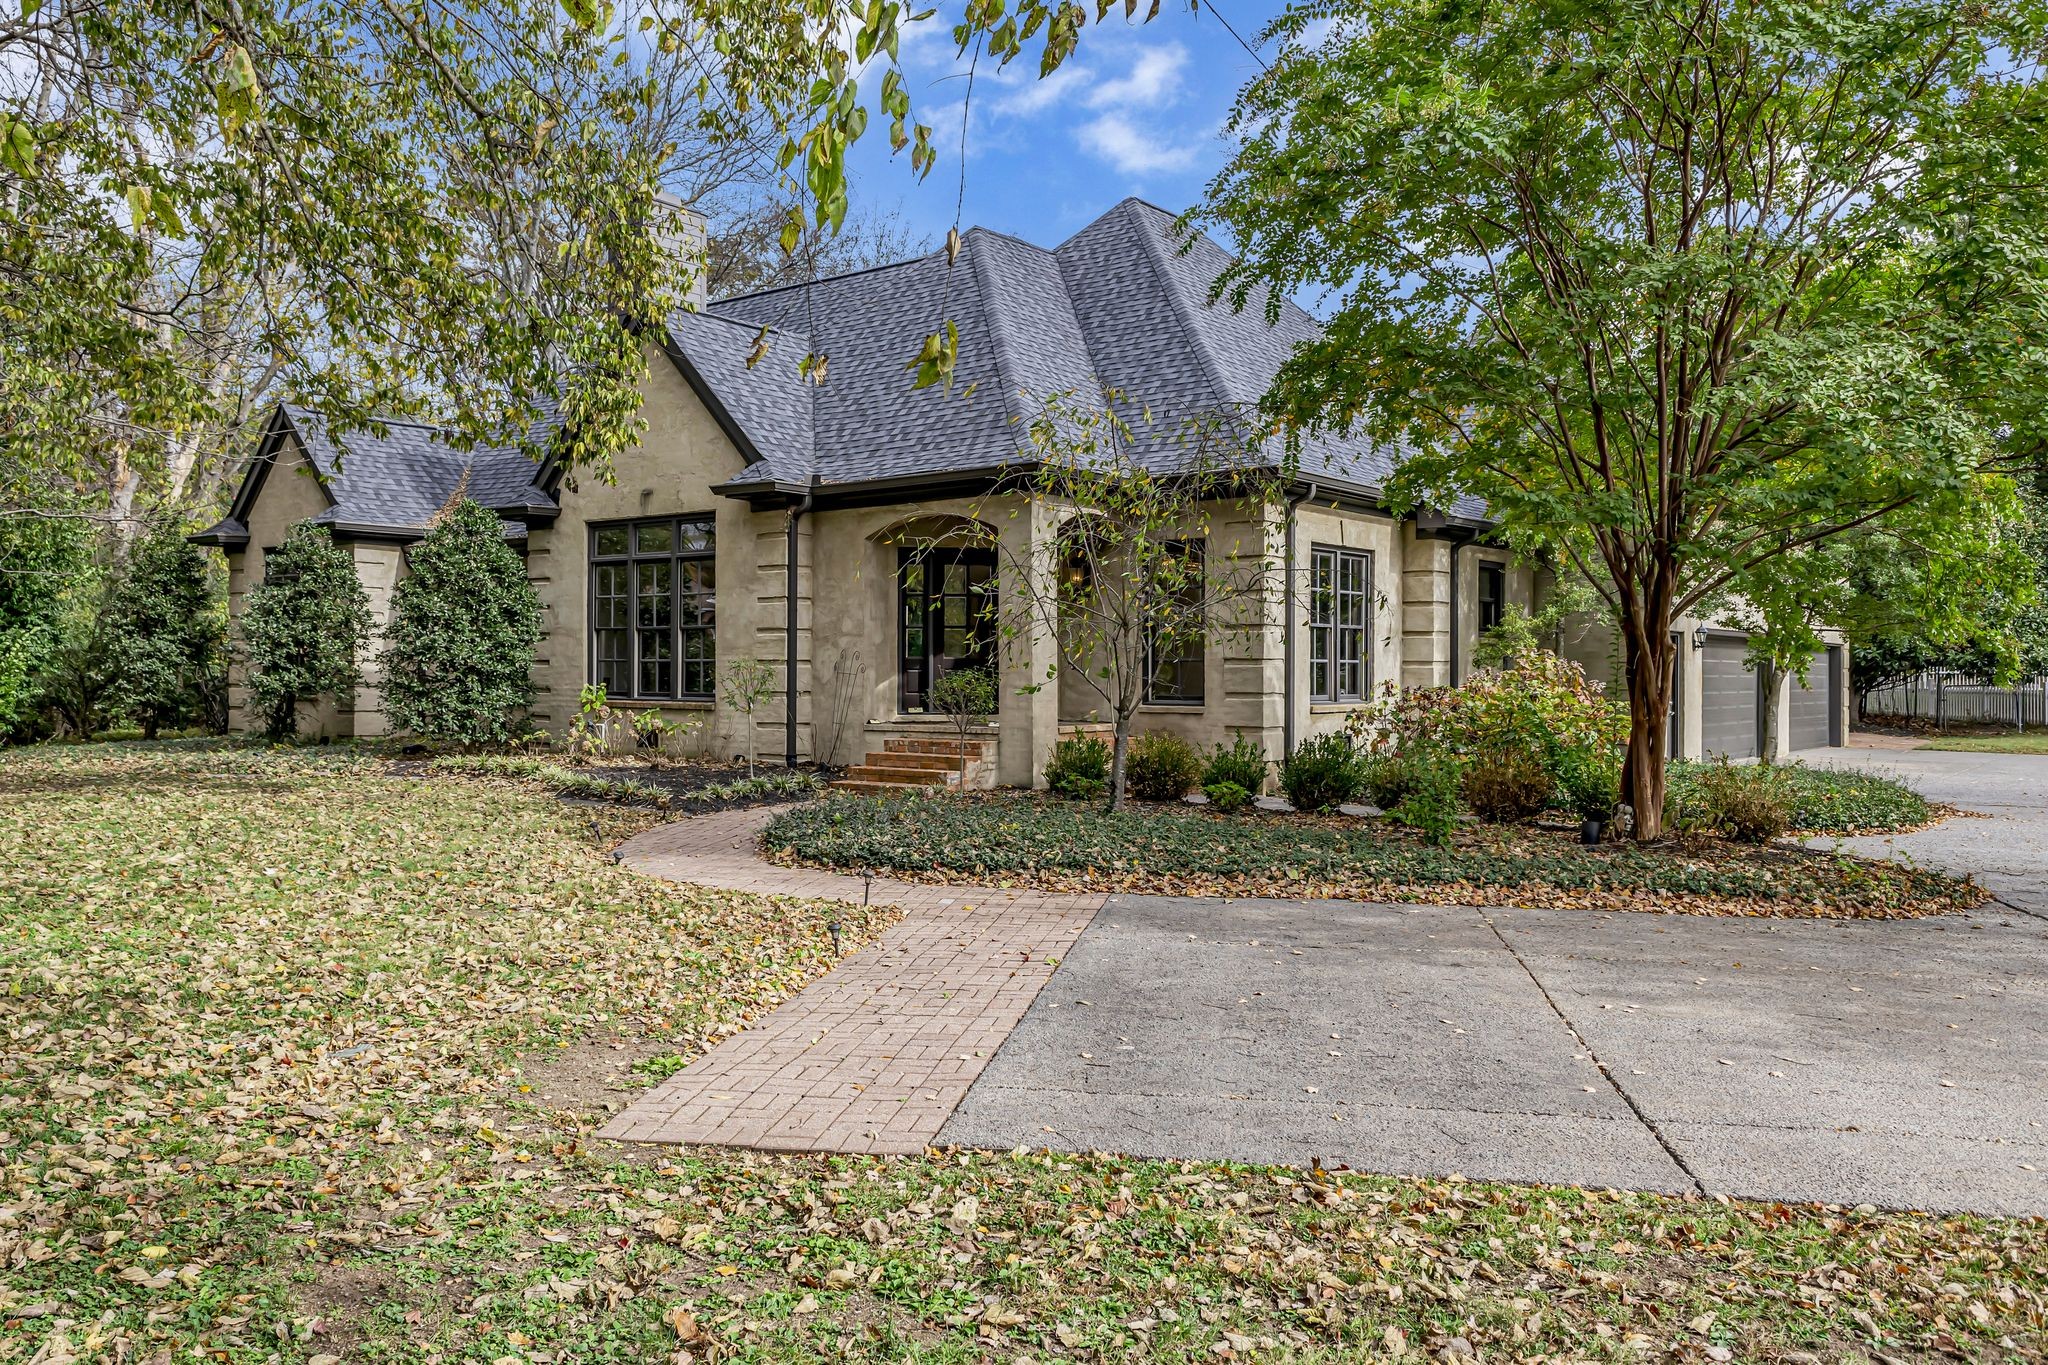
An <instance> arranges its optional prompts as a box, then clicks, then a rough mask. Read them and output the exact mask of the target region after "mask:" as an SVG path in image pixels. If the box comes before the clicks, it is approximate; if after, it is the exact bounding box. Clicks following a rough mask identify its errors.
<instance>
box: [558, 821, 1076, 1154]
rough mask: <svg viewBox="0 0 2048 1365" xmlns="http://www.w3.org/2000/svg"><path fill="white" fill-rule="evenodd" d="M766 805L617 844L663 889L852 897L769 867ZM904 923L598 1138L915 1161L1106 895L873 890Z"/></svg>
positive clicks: (847, 881) (880, 881)
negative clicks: (761, 848) (913, 1155)
mask: <svg viewBox="0 0 2048 1365" xmlns="http://www.w3.org/2000/svg"><path fill="white" fill-rule="evenodd" d="M773 814H774V811H773V810H771V809H758V808H757V809H754V810H746V811H732V812H723V813H720V814H715V815H704V816H698V817H697V818H695V819H692V820H680V821H677V822H676V823H674V824H671V825H664V826H662V827H661V828H660V829H656V830H650V831H648V832H647V833H645V834H642V835H639V836H638V837H636V838H633V839H629V840H628V841H627V842H626V843H625V844H623V845H622V846H621V847H620V853H621V855H622V858H623V861H624V862H625V864H626V865H627V866H628V867H632V868H634V869H636V870H637V871H641V872H646V873H649V874H650V875H653V876H657V877H666V878H668V879H670V880H672V881H686V882H693V883H696V884H699V885H703V886H718V887H727V888H730V889H733V890H740V891H753V892H758V893H762V894H766V895H781V896H804V897H811V898H816V899H823V900H844V901H851V902H856V903H857V902H858V901H859V900H860V898H861V894H862V885H861V879H860V878H859V877H848V876H842V875H839V874H837V873H831V872H820V871H816V870H813V869H808V868H788V867H777V866H776V865H774V864H773V863H769V862H767V861H765V860H764V859H763V858H762V857H761V856H760V854H759V852H758V851H757V840H758V838H759V835H760V831H761V828H762V827H763V826H764V825H766V824H767V823H768V820H769V819H770V818H771V817H772V816H773ZM869 894H870V896H871V898H872V900H873V901H874V903H875V904H878V905H897V906H901V907H902V908H903V911H904V917H903V919H902V920H900V921H899V922H897V923H896V924H895V925H894V926H892V927H891V928H890V929H889V930H887V931H886V932H885V933H884V934H883V935H882V937H881V939H880V941H879V942H877V943H875V944H874V945H872V946H870V947H868V948H866V949H864V950H863V951H861V952H859V953H856V954H854V955H853V956H851V957H849V958H847V959H846V960H845V961H843V962H841V963H840V964H839V965H838V966H837V967H835V968H833V969H832V971H831V972H830V973H828V974H827V975H825V976H823V977H821V978H819V979H818V980H817V981H814V982H812V983H811V984H810V985H809V986H806V987H805V988H804V989H803V990H801V991H799V992H798V993H797V994H796V995H794V996H792V997H790V998H789V999H788V1000H786V1001H784V1002H783V1004H782V1005H781V1007H780V1008H778V1009H777V1010H775V1011H774V1012H773V1013H772V1014H770V1015H769V1016H768V1017H767V1018H766V1019H764V1020H762V1021H761V1023H760V1024H758V1025H756V1026H755V1027H754V1028H751V1029H748V1030H747V1031H745V1032H744V1033H740V1034H737V1035H735V1036H733V1037H731V1038H728V1039H727V1040H726V1041H724V1042H723V1043H720V1044H719V1045H718V1046H717V1047H715V1048H713V1049H712V1050H711V1051H710V1052H708V1053H706V1054H704V1055H703V1056H702V1057H699V1058H697V1059H696V1060H695V1061H694V1062H692V1063H690V1065H689V1066H687V1067H685V1068H684V1069H683V1070H682V1071H679V1072H677V1073H676V1074H675V1075H674V1076H671V1077H670V1078H669V1079H668V1080H666V1081H664V1082H662V1083H661V1084H660V1085H659V1086H657V1087H655V1088H654V1089H653V1090H651V1091H649V1092H648V1093H647V1094H646V1095H644V1096H642V1097H641V1098H640V1099H639V1100H637V1101H636V1102H634V1103H633V1104H632V1105H631V1106H630V1107H628V1108H627V1109H626V1110H625V1111H624V1112H622V1113H620V1114H619V1115H618V1116H617V1117H615V1118H614V1119H613V1120H612V1121H611V1122H610V1123H608V1124H606V1125H605V1127H604V1128H603V1129H602V1130H601V1131H600V1132H599V1134H598V1136H600V1137H605V1138H617V1139H621V1140H624V1141H631V1142H687V1143H717V1144H721V1145H725V1146H733V1147H758V1148H766V1149H779V1150H796V1151H830V1152H885V1153H887V1152H919V1151H922V1150H923V1149H924V1148H925V1147H926V1146H927V1145H928V1144H929V1143H930V1142H931V1141H932V1140H933V1139H934V1138H935V1137H937V1136H938V1132H939V1129H940V1127H941V1126H943V1125H944V1123H945V1122H946V1120H947V1118H949V1117H950V1116H951V1115H952V1113H953V1109H954V1107H955V1106H956V1105H958V1104H959V1103H960V1100H961V1098H962V1097H963V1096H965V1095H966V1093H967V1088H968V1087H969V1086H970V1085H972V1084H974V1080H975V1078H976V1077H977V1076H979V1075H980V1074H981V1070H982V1068H983V1067H984V1066H986V1065H987V1064H988V1060H989V1058H990V1057H992V1056H994V1055H995V1050H996V1048H997V1047H998V1046H1000V1045H1001V1043H1002V1041H1003V1039H1005V1038H1007V1037H1008V1036H1009V1034H1010V1030H1011V1029H1013V1028H1015V1027H1016V1025H1017V1022H1018V1021H1019V1020H1020V1019H1022V1018H1023V1017H1024V1011H1025V1010H1026V1009H1028V1008H1030V1005H1031V1002H1032V1000H1033V999H1034V998H1035V997H1036V996H1037V994H1038V991H1039V988H1040V987H1041V986H1043V985H1044V984H1045V983H1046V981H1047V980H1049V979H1050V978H1051V976H1052V973H1053V969H1054V967H1055V966H1056V965H1057V963H1058V959H1059V958H1060V957H1061V956H1062V955H1064V954H1065V952H1066V951H1067V949H1068V948H1069V947H1071V946H1072V945H1073V942H1074V940H1075V939H1077V938H1079V937H1080V936H1081V931H1082V930H1084V929H1086V928H1087V927H1088V923H1089V921H1090V920H1092V919H1094V917H1095V912H1096V911H1097V910H1098V909H1100V908H1101V906H1102V902H1103V897H1101V896H1099V895H1096V896H1062V895H1052V894H1048V893H1046V892H1042V891H1009V890H1002V889H999V888H996V887H983V886H927V885H923V884H921V883H916V882H898V881H890V880H887V879H884V878H876V879H874V881H873V883H872V885H871V887H870V888H869Z"/></svg>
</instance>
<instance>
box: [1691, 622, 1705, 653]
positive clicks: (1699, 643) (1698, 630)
mask: <svg viewBox="0 0 2048 1365" xmlns="http://www.w3.org/2000/svg"><path fill="white" fill-rule="evenodd" d="M1692 647H1693V648H1694V649H1705V648H1706V647H1707V628H1706V627H1705V626H1694V627H1693V628H1692Z"/></svg>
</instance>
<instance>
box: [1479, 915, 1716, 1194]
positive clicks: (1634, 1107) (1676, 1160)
mask: <svg viewBox="0 0 2048 1365" xmlns="http://www.w3.org/2000/svg"><path fill="white" fill-rule="evenodd" d="M1473 908H1474V909H1475V910H1476V911H1477V912H1478V915H1479V918H1480V919H1482V920H1484V921H1486V927H1487V928H1488V929H1491V930H1492V931H1493V936H1494V937H1495V938H1497V939H1499V940H1500V946H1501V947H1502V948H1504V949H1506V950H1507V954H1508V956H1509V957H1512V958H1513V959H1514V960H1515V965H1516V966H1518V967H1520V968H1521V969H1522V971H1523V973H1524V974H1525V975H1527V976H1528V978H1529V984H1530V985H1532V986H1534V987H1535V988H1536V990H1537V993H1538V994H1540V995H1541V996H1542V997H1543V1003H1545V1004H1546V1005H1549V1006H1550V1008H1551V1011H1552V1013H1554V1014H1556V1015H1557V1017H1558V1018H1559V1019H1560V1020H1561V1021H1563V1023H1564V1026H1565V1027H1566V1028H1567V1029H1569V1030H1570V1031H1571V1035H1572V1037H1573V1038H1574V1039H1575V1040H1577V1042H1578V1044H1579V1046H1580V1047H1582V1048H1584V1049H1585V1050H1586V1056H1587V1057H1589V1058H1591V1059H1592V1062H1593V1065H1594V1066H1596V1067H1598V1068H1599V1069H1600V1074H1601V1075H1602V1076H1604V1077H1606V1078H1607V1083H1608V1084H1609V1085H1611V1086H1613V1087H1614V1093H1615V1094H1617V1095H1619V1096H1620V1097H1621V1102H1622V1103H1623V1104H1625V1105H1627V1106H1628V1108H1629V1112H1630V1113H1631V1114H1634V1115H1635V1116H1636V1120H1637V1122H1639V1123H1641V1124H1642V1125H1643V1127H1644V1128H1645V1129H1647V1130H1648V1131H1649V1134H1650V1136H1651V1137H1652V1138H1654V1139H1656V1142H1657V1145H1658V1146H1659V1147H1662V1148H1663V1149H1664V1155H1666V1156H1668V1157H1670V1158H1671V1164H1672V1165H1674V1166H1676V1167H1678V1169H1679V1170H1680V1171H1682V1172H1684V1174H1685V1178H1686V1179H1687V1180H1690V1181H1691V1182H1692V1184H1693V1188H1694V1189H1695V1190H1697V1191H1698V1192H1699V1193H1701V1194H1708V1193H1711V1191H1709V1190H1708V1189H1707V1186H1706V1182H1705V1181H1703V1180H1701V1179H1700V1176H1699V1172H1697V1171H1695V1170H1694V1169H1693V1168H1692V1166H1691V1165H1690V1164H1688V1163H1687V1161H1686V1159H1685V1157H1684V1156H1683V1155H1682V1154H1680V1152H1679V1150H1678V1148H1676V1147H1674V1146H1672V1145H1671V1139H1669V1138H1667V1137H1665V1136H1664V1130H1663V1129H1661V1128H1659V1127H1658V1126H1657V1121H1656V1120H1655V1119H1653V1118H1651V1117H1650V1116H1649V1115H1648V1114H1647V1113H1645V1112H1644V1111H1643V1106H1642V1105H1640V1104H1638V1103H1637V1102H1636V1097H1635V1096H1634V1095H1631V1094H1629V1093H1628V1087H1627V1086H1625V1085H1623V1084H1622V1083H1621V1078H1620V1077H1619V1076H1617V1075H1615V1074H1614V1070H1613V1068H1612V1067H1610V1066H1608V1065H1607V1063H1606V1062H1605V1061H1604V1060H1602V1058H1601V1056H1600V1054H1599V1053H1598V1052H1597V1051H1595V1050H1594V1048H1593V1044H1592V1041H1591V1040H1590V1039H1588V1038H1587V1037H1586V1035H1585V1034H1583V1033H1581V1032H1579V1026H1578V1025H1577V1024H1575V1023H1573V1022H1572V1017H1571V1016H1570V1015H1568V1014H1566V1013H1565V1012H1564V1008H1563V1006H1561V1005H1559V1004H1558V1003H1557V997H1555V996H1553V995H1552V994H1551V993H1550V988H1549V987H1548V986H1546V985H1544V984H1543V978H1541V977H1539V976H1537V975H1536V971H1535V969H1534V968H1532V967H1531V966H1530V965H1529V963H1528V962H1527V960H1525V959H1524V958H1523V957H1522V954H1521V953H1520V952H1519V951H1517V950H1516V948H1515V945H1514V944H1512V943H1510V942H1509V941H1508V936H1507V935H1506V934H1504V933H1502V932H1501V930H1500V926H1499V925H1498V924H1495V923H1494V922H1493V916H1492V915H1489V914H1488V913H1486V907H1485V906H1475V907H1473Z"/></svg>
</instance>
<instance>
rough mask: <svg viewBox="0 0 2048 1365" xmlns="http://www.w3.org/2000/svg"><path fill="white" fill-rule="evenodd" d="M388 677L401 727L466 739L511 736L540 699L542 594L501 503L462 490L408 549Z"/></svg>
mask: <svg viewBox="0 0 2048 1365" xmlns="http://www.w3.org/2000/svg"><path fill="white" fill-rule="evenodd" d="M406 567H407V568H408V569H409V570H410V572H408V573H407V574H406V576H405V577H404V578H403V579H401V580H399V584H398V586H397V587H396V588H395V589H393V591H392V594H391V623H390V624H389V625H388V626H386V627H385V635H384V641H385V643H384V652H383V655H382V659H381V662H382V664H383V672H382V676H381V679H380V686H381V688H382V691H383V694H384V713H385V714H386V715H387V716H389V717H390V718H391V722H392V723H393V724H394V725H396V726H398V727H400V728H401V729H405V730H410V731H412V732H413V733H414V734H417V735H422V736H425V737H427V738H429V739H448V740H455V741H458V742H460V743H463V744H486V743H492V742H503V741H505V740H508V739H510V738H512V735H513V726H514V725H515V724H516V723H517V721H518V717H519V714H520V712H521V711H523V710H524V709H525V707H526V706H527V704H528V703H529V702H531V701H532V700H533V658H534V650H535V647H536V646H537V645H539V643H540V635H541V616H540V596H539V594H537V593H536V592H535V591H534V588H533V584H532V582H531V581H529V580H528V578H527V576H526V566H525V564H523V563H521V562H520V559H519V556H518V555H516V554H514V553H513V552H512V547H511V546H509V545H507V544H506V543H505V524H504V522H502V521H501V520H499V518H498V514H497V513H496V512H493V511H491V510H490V509H489V508H486V507H481V506H479V505H477V504H476V503H475V502H473V501H471V500H470V499H469V498H468V497H466V496H462V495H461V494H458V495H457V497H456V498H455V499H452V500H451V502H450V505H449V506H448V507H446V508H444V509H443V510H442V513H441V515H440V516H439V517H438V518H437V519H436V521H435V523H434V526H433V528H432V529H431V530H429V531H428V532H427V534H426V535H425V536H424V537H422V538H421V540H420V542H419V543H418V544H417V545H414V546H413V547H411V548H410V549H409V550H407V551H406Z"/></svg>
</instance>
